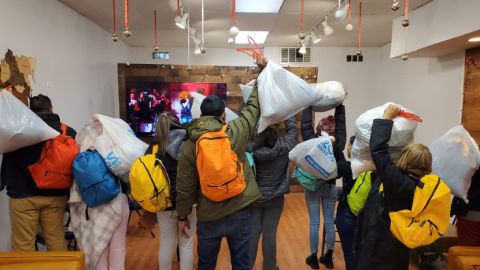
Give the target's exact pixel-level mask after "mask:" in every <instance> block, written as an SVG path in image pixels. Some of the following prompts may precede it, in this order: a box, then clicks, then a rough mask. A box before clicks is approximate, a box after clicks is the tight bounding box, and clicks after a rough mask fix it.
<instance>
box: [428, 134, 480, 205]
mask: <svg viewBox="0 0 480 270" xmlns="http://www.w3.org/2000/svg"><path fill="white" fill-rule="evenodd" d="M429 148H430V152H431V153H432V158H433V160H432V172H433V173H435V174H437V175H438V176H440V178H442V179H443V180H444V181H445V183H446V184H447V185H448V186H449V187H450V188H451V190H452V193H453V194H454V195H455V196H457V197H459V198H462V199H463V200H464V201H465V202H467V203H468V200H467V193H468V189H469V188H470V184H471V182H472V176H473V175H474V174H475V172H476V171H477V170H478V168H479V166H480V151H479V149H478V145H477V144H476V143H475V140H474V139H473V138H472V137H471V136H470V134H469V133H468V131H467V130H465V128H464V127H463V126H462V125H458V126H455V127H453V128H452V129H450V130H449V131H447V132H446V133H445V134H443V135H442V136H441V137H440V138H438V139H437V140H435V141H434V142H433V143H432V144H431V145H430V146H429Z"/></svg>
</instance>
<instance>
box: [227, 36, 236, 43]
mask: <svg viewBox="0 0 480 270" xmlns="http://www.w3.org/2000/svg"><path fill="white" fill-rule="evenodd" d="M227 42H228V44H230V45H232V44H235V39H234V38H233V37H229V38H228V40H227Z"/></svg>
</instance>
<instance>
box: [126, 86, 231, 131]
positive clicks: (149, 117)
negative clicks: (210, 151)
mask: <svg viewBox="0 0 480 270" xmlns="http://www.w3.org/2000/svg"><path fill="white" fill-rule="evenodd" d="M126 89H127V91H126V95H127V98H126V102H127V104H126V105H127V123H128V124H129V125H130V127H131V128H132V130H133V131H134V132H135V134H137V135H139V136H153V135H154V133H155V125H156V122H157V119H158V115H159V114H161V113H164V112H170V113H173V114H175V115H176V116H177V118H178V119H179V120H180V122H181V123H182V124H185V123H189V122H190V121H192V114H191V108H192V104H191V103H190V100H189V99H188V93H187V92H198V93H201V94H203V95H205V96H209V95H217V96H219V97H220V98H222V99H224V100H225V101H226V100H227V84H226V83H196V82H193V83H190V82H183V83H181V82H139V81H134V82H129V81H127V82H126Z"/></svg>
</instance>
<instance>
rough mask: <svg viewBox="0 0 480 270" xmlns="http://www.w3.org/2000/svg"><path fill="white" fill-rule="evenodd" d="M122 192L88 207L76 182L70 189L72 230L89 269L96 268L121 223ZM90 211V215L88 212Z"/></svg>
mask: <svg viewBox="0 0 480 270" xmlns="http://www.w3.org/2000/svg"><path fill="white" fill-rule="evenodd" d="M121 196H125V195H124V194H122V193H120V194H119V195H117V197H115V198H114V199H113V200H112V201H110V202H109V203H106V204H102V205H99V206H97V207H95V208H88V209H87V205H86V204H85V203H84V202H83V201H82V199H81V198H80V195H79V193H78V192H77V185H76V184H75V183H74V185H73V186H72V188H71V189H70V215H71V221H72V230H73V233H74V234H75V238H76V239H77V242H78V245H79V247H80V249H81V250H82V251H83V252H84V253H85V263H86V266H87V269H88V270H93V269H95V265H96V263H97V261H98V259H99V258H100V255H101V254H102V252H103V251H104V250H105V248H107V247H108V245H109V242H110V239H111V238H112V235H113V232H114V231H115V230H116V229H117V227H118V226H119V224H120V221H121V220H120V219H121V215H122V197H121ZM86 211H88V217H87V213H86Z"/></svg>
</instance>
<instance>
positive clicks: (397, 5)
mask: <svg viewBox="0 0 480 270" xmlns="http://www.w3.org/2000/svg"><path fill="white" fill-rule="evenodd" d="M399 8H400V0H393V1H392V10H393V11H395V10H398V9H399Z"/></svg>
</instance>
